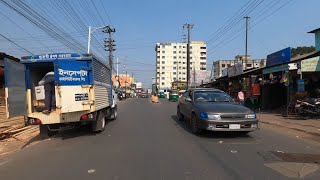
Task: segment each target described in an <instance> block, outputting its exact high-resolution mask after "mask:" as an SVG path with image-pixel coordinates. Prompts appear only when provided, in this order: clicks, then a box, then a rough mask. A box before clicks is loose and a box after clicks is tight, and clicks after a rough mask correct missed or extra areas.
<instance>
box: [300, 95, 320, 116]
mask: <svg viewBox="0 0 320 180" xmlns="http://www.w3.org/2000/svg"><path fill="white" fill-rule="evenodd" d="M296 109H297V112H298V114H299V116H300V117H301V118H302V119H310V118H313V117H320V98H307V99H305V100H303V101H300V100H297V104H296Z"/></svg>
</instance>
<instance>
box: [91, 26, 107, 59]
mask: <svg viewBox="0 0 320 180" xmlns="http://www.w3.org/2000/svg"><path fill="white" fill-rule="evenodd" d="M106 27H107V26H101V27H91V26H89V33H88V51H87V52H88V54H89V53H90V45H91V34H92V33H93V32H94V31H95V30H98V29H104V28H106ZM91 28H92V29H91Z"/></svg>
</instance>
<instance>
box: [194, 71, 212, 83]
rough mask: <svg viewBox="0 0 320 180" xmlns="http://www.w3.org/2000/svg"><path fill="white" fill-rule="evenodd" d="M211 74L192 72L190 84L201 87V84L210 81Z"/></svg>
mask: <svg viewBox="0 0 320 180" xmlns="http://www.w3.org/2000/svg"><path fill="white" fill-rule="evenodd" d="M209 76H210V72H207V71H201V70H198V71H191V78H190V83H191V84H194V85H200V84H201V82H208V81H209Z"/></svg>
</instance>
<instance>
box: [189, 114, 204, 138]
mask: <svg viewBox="0 0 320 180" xmlns="http://www.w3.org/2000/svg"><path fill="white" fill-rule="evenodd" d="M191 130H192V133H193V134H200V133H201V132H202V129H200V128H199V124H198V121H197V116H196V115H195V114H193V115H192V118H191Z"/></svg>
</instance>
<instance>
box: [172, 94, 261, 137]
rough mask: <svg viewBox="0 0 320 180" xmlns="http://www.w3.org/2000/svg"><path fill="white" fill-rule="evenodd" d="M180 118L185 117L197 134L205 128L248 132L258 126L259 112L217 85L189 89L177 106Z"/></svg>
mask: <svg viewBox="0 0 320 180" xmlns="http://www.w3.org/2000/svg"><path fill="white" fill-rule="evenodd" d="M177 116H178V118H179V120H184V119H186V120H187V122H188V123H190V125H191V130H192V132H193V133H194V134H198V133H201V131H202V130H210V131H237V132H239V133H241V134H247V133H249V132H251V131H254V130H256V129H257V128H258V119H257V117H256V114H255V113H254V112H252V111H251V110H250V109H248V108H246V107H244V106H242V105H239V104H237V103H235V102H234V100H233V99H232V98H231V97H230V96H229V95H228V94H226V93H225V92H223V91H221V90H217V89H208V88H206V89H200V88H196V89H189V90H187V91H186V93H184V94H183V96H182V97H181V98H180V100H179V103H178V106H177Z"/></svg>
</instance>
